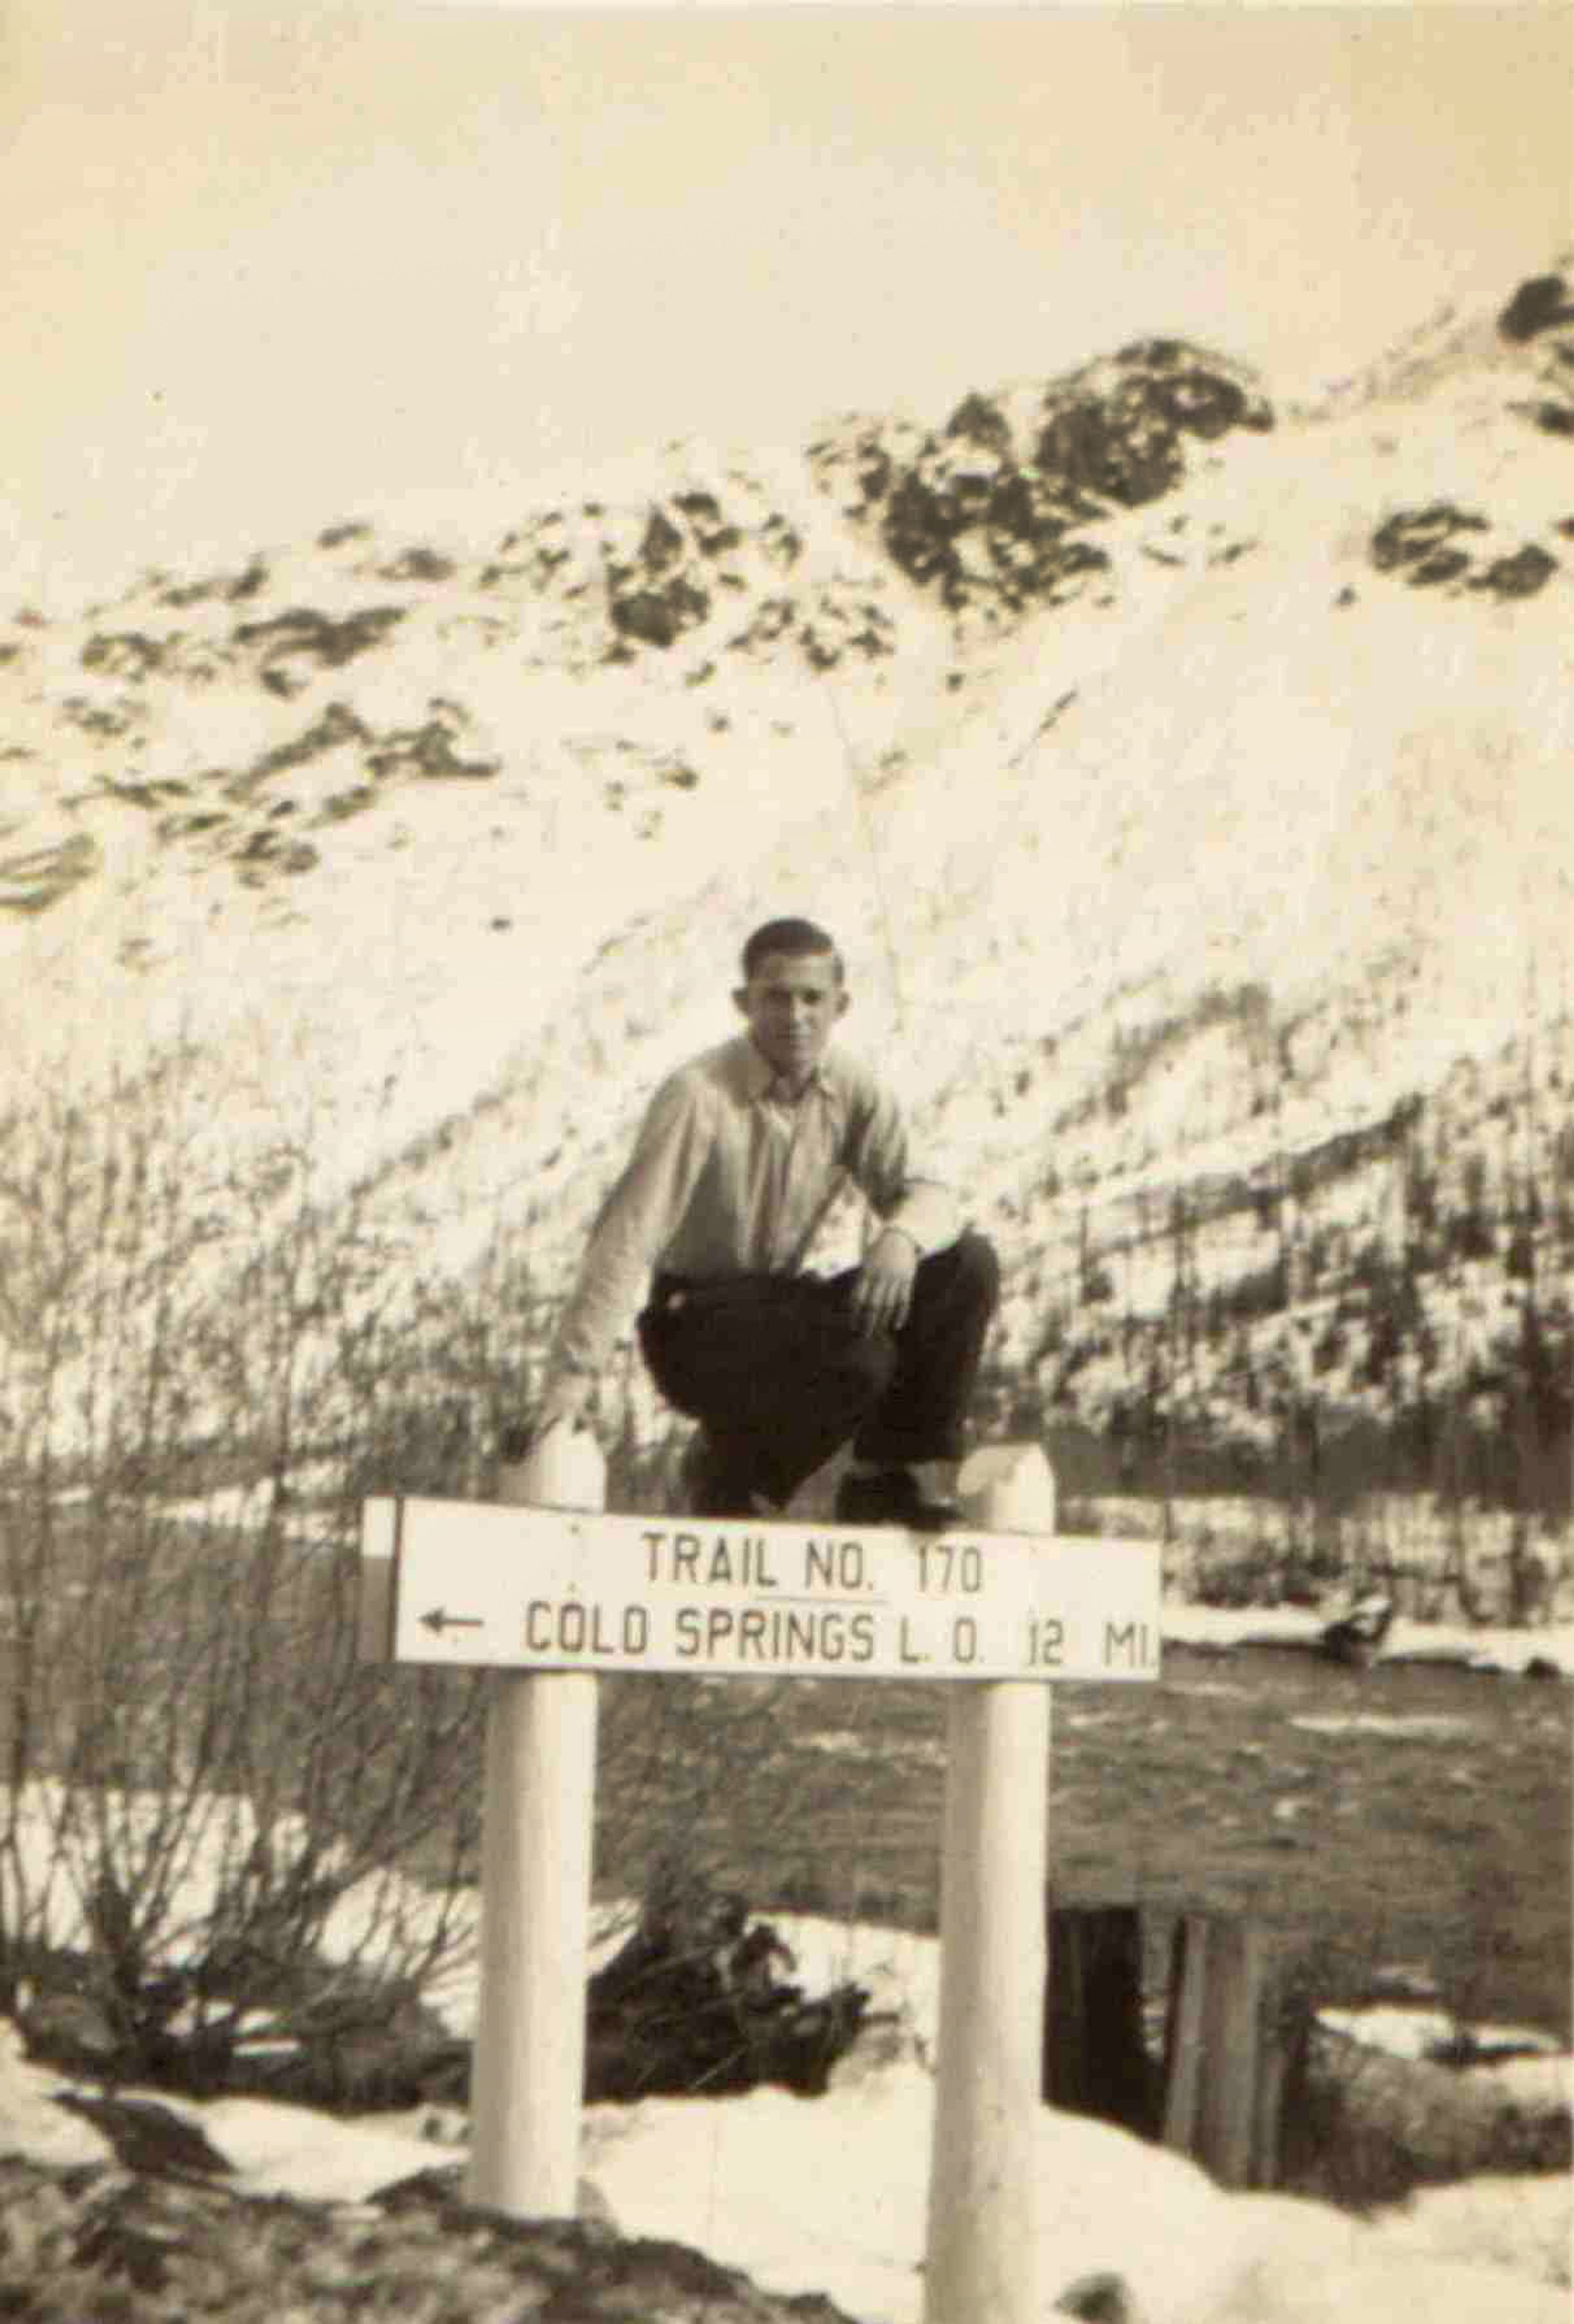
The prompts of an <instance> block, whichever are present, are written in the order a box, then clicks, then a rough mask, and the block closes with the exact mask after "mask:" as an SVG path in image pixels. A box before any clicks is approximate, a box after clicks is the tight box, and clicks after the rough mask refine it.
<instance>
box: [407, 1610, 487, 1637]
mask: <svg viewBox="0 0 1574 2324" xmlns="http://www.w3.org/2000/svg"><path fill="white" fill-rule="evenodd" d="M420 1624H421V1628H422V1629H423V1630H435V1631H436V1632H437V1636H438V1637H439V1638H440V1637H442V1635H443V1633H444V1631H445V1630H483V1629H484V1628H486V1625H485V1623H484V1622H483V1620H482V1618H481V1617H480V1615H479V1614H446V1613H445V1612H444V1611H443V1609H442V1608H441V1607H440V1606H434V1607H433V1609H432V1610H431V1612H430V1613H429V1614H423V1615H422V1616H421V1618H420Z"/></svg>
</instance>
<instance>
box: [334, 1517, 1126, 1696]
mask: <svg viewBox="0 0 1574 2324" xmlns="http://www.w3.org/2000/svg"><path fill="white" fill-rule="evenodd" d="M363 1552H364V1557H365V1558H366V1560H367V1561H373V1560H377V1561H388V1560H391V1563H392V1590H391V1616H390V1631H389V1635H388V1638H387V1641H386V1652H387V1653H388V1655H390V1657H391V1659H392V1660H393V1661H395V1662H400V1663H435V1664H452V1665H492V1666H493V1667H498V1666H502V1667H512V1668H518V1669H537V1670H559V1671H563V1670H572V1671H675V1672H687V1673H688V1674H689V1675H690V1676H691V1677H710V1678H781V1677H798V1678H908V1679H934V1678H953V1679H1100V1680H1103V1679H1151V1678H1156V1677H1157V1675H1158V1665H1159V1548H1158V1545H1157V1544H1156V1543H1155V1542H1148V1541H1109V1540H1104V1539H1100V1540H1089V1539H1082V1538H1080V1537H1078V1536H1076V1535H1063V1534H1056V1535H1048V1536H1043V1537H1040V1536H1036V1535H1027V1534H1017V1533H1011V1534H990V1533H978V1532H957V1533H952V1534H942V1535H925V1534H909V1533H905V1532H901V1531H898V1530H897V1529H895V1528H891V1527H886V1526H879V1527H870V1528H866V1529H864V1530H862V1531H851V1530H849V1529H848V1528H846V1527H844V1526H836V1525H830V1526H816V1525H793V1524H777V1523H766V1522H762V1521H761V1520H759V1518H750V1519H746V1520H743V1519H741V1520H739V1521H738V1522H736V1523H732V1522H731V1521H723V1522H718V1521H716V1520H714V1519H698V1518H692V1517H675V1518H661V1519H652V1518H650V1517H607V1516H604V1515H603V1514H601V1513H599V1512H594V1513H593V1512H589V1511H585V1512H580V1511H569V1510H566V1509H549V1508H505V1507H500V1506H496V1505H492V1504H490V1503H480V1502H474V1501H439V1500H426V1499H399V1500H388V1499H383V1500H371V1501H368V1502H367V1503H366V1504H365V1509H364V1533H363Z"/></svg>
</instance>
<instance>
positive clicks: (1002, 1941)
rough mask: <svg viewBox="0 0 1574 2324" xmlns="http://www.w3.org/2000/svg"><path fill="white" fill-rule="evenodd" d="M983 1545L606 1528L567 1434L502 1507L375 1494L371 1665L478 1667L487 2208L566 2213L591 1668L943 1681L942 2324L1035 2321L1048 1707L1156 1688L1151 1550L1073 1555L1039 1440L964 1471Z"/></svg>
mask: <svg viewBox="0 0 1574 2324" xmlns="http://www.w3.org/2000/svg"><path fill="white" fill-rule="evenodd" d="M961 1488H962V1498H963V1504H964V1508H965V1510H966V1513H967V1515H968V1517H969V1518H970V1519H971V1518H974V1517H976V1519H977V1524H976V1526H972V1525H971V1524H970V1526H968V1527H967V1528H966V1529H963V1530H959V1531H958V1532H956V1533H954V1534H948V1535H939V1536H920V1535H908V1534H905V1533H901V1532H898V1531H896V1530H894V1529H890V1528H885V1527H878V1528H870V1529H867V1530H863V1531H857V1530H852V1529H849V1528H846V1527H842V1526H834V1525H832V1526H802V1525H790V1524H778V1523H767V1522H762V1521H760V1520H759V1519H754V1518H751V1519H750V1520H748V1521H747V1522H746V1523H741V1524H738V1525H732V1524H717V1523H715V1522H713V1521H709V1520H707V1521H704V1522H703V1523H702V1522H701V1521H699V1520H697V1519H684V1518H658V1519H653V1518H648V1517H608V1516H606V1515H605V1514H604V1512H602V1511H601V1510H600V1508H599V1504H600V1501H601V1499H602V1493H603V1472H602V1469H601V1464H600V1461H599V1456H598V1455H597V1454H596V1453H595V1451H594V1443H593V1442H592V1440H591V1439H590V1438H589V1437H588V1436H586V1435H584V1434H573V1433H571V1432H570V1431H569V1430H567V1429H566V1428H558V1429H555V1430H553V1431H551V1432H550V1433H549V1434H548V1436H547V1437H546V1438H545V1439H544V1440H543V1441H542V1443H540V1444H539V1445H538V1446H537V1447H535V1448H534V1449H533V1450H532V1452H531V1453H530V1455H529V1458H528V1459H527V1461H526V1462H523V1463H522V1464H520V1466H519V1467H518V1468H515V1469H511V1470H509V1471H505V1472H504V1474H503V1477H502V1490H501V1505H498V1506H493V1505H490V1504H484V1505H483V1504H477V1503H474V1502H457V1501H437V1500H428V1499H400V1500H391V1499H375V1500H371V1501H368V1502H367V1503H366V1505H365V1508H364V1522H363V1534H362V1600H361V1617H362V1618H361V1639H362V1653H363V1655H364V1658H366V1659H368V1660H371V1661H384V1662H386V1661H395V1662H400V1663H404V1662H409V1663H424V1664H428V1665H430V1664H438V1665H442V1664H448V1665H458V1666H463V1665H483V1666H487V1667H490V1669H491V1671H492V1680H491V1685H492V1697H491V1704H490V1709H489V1713H488V1722H487V1748H486V1791H485V1799H484V1803H483V1839H482V1923H481V2004H480V2017H479V2022H478V2024H477V2028H476V2038H475V2043H474V2064H473V2075H472V2090H471V2164H470V2182H469V2191H470V2195H471V2199H472V2200H473V2201H474V2202H476V2203H480V2204H484V2205H487V2206H489V2207H492V2208H493V2209H501V2210H506V2211H511V2212H514V2213H516V2214H517V2215H518V2216H520V2217H532V2216H534V2217H541V2216H552V2215H554V2214H556V2215H563V2214H567V2213H571V2212H573V2211H574V2210H575V2207H576V2195H577V2179H578V2153H579V2111H580V2101H581V2095H582V2092H583V2088H584V2006H583V1997H584V1985H585V1978H586V1971H587V1960H586V1952H587V1936H588V1927H589V1912H590V1868H591V1867H590V1844H591V1829H592V1821H593V1808H594V1761H595V1729H596V1687H595V1678H596V1674H598V1673H599V1672H602V1671H608V1670H610V1671H639V1670H647V1671H658V1670H659V1671H677V1672H688V1673H689V1674H692V1675H694V1676H706V1677H711V1678H715V1677H717V1676H725V1675H730V1676H734V1677H740V1678H749V1677H753V1678H767V1677H772V1676H782V1675H787V1676H791V1675H796V1676H799V1677H815V1678H821V1679H824V1678H827V1677H831V1678H837V1677H840V1678H905V1679H908V1680H912V1679H931V1678H933V1679H941V1678H944V1679H950V1680H953V1681H971V1683H958V1684H953V1685H952V1686H951V1687H949V1688H948V1690H947V1695H948V1709H949V1723H948V1738H949V1742H948V1757H947V1767H946V1790H945V1810H944V1830H943V1842H942V1875H941V1928H940V1940H941V1970H940V2030H939V2044H938V2054H937V2061H936V2072H935V2112H934V2142H933V2146H932V2150H931V2157H930V2181H929V2211H928V2236H927V2246H926V2252H925V2291H924V2318H925V2324H1038V2319H1039V2318H1040V2315H1041V2312H1042V2308H1043V2300H1042V2296H1041V2294H1042V2286H1043V2282H1044V2271H1043V2255H1040V2253H1039V2251H1038V2246H1037V2237H1036V2194H1035V2180H1036V2152H1035V2150H1036V2125H1037V2119H1038V2108H1039V2087H1040V2077H1041V2071H1042V2053H1043V2035H1044V1991H1045V1908H1044V1899H1045V1887H1046V1882H1047V1876H1048V1813H1047V1801H1048V1793H1049V1748H1050V1709H1051V1702H1052V1698H1053V1685H1052V1684H1048V1683H1045V1682H1054V1681H1057V1680H1067V1679H1082V1680H1089V1679H1094V1680H1126V1681H1129V1680H1142V1679H1152V1678H1155V1677H1156V1676H1157V1674H1158V1654H1159V1551H1158V1547H1157V1545H1156V1544H1155V1543H1151V1542H1129V1541H1111V1542H1104V1541H1087V1540H1082V1539H1078V1538H1075V1537H1070V1538H1061V1537H1059V1536H1057V1535H1055V1530H1054V1523H1055V1508H1054V1478H1053V1477H1052V1475H1051V1473H1050V1470H1049V1465H1048V1463H1047V1462H1046V1461H1045V1458H1044V1455H1043V1453H1042V1452H1040V1451H1039V1450H1038V1448H1037V1447H1036V1446H1034V1445H1003V1446H999V1447H994V1448H990V1449H989V1450H986V1451H984V1452H978V1453H975V1454H974V1455H973V1456H972V1458H971V1460H970V1461H969V1462H967V1463H966V1464H965V1465H964V1467H963V1470H962V1479H961Z"/></svg>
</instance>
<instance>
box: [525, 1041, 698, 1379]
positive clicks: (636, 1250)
mask: <svg viewBox="0 0 1574 2324" xmlns="http://www.w3.org/2000/svg"><path fill="white" fill-rule="evenodd" d="M710 1147H711V1136H710V1118H709V1109H708V1107H707V1105H706V1102H705V1093H704V1088H703V1086H701V1085H700V1084H697V1083H695V1081H694V1080H693V1079H692V1078H691V1077H689V1076H687V1075H684V1074H677V1075H675V1076H674V1077H673V1078H672V1079H671V1080H670V1081H667V1082H664V1083H663V1084H662V1085H661V1087H660V1088H659V1089H658V1091H657V1093H656V1095H655V1096H654V1097H653V1098H652V1099H651V1101H650V1104H649V1108H648V1110H647V1111H646V1115H645V1119H644V1121H643V1122H642V1123H641V1125H640V1134H639V1137H638V1138H637V1139H636V1140H635V1143H634V1150H633V1153H632V1154H631V1156H630V1157H629V1160H628V1163H627V1165H626V1167H625V1168H624V1170H623V1173H622V1175H621V1177H620V1178H619V1179H618V1181H617V1183H616V1184H615V1185H614V1186H613V1187H612V1191H611V1193H610V1194H608V1195H607V1197H606V1199H605V1201H604V1202H603V1204H602V1206H601V1209H600V1211H599V1212H598V1213H597V1214H596V1219H595V1223H594V1226H593V1227H592V1228H591V1231H590V1240H589V1241H588V1243H587V1245H586V1247H585V1252H584V1259H583V1260H582V1262H581V1265H580V1269H579V1274H578V1277H577V1278H576V1280H575V1286H574V1289H573V1290H572V1292H571V1293H570V1294H569V1296H568V1303H567V1305H566V1307H565V1309H564V1311H563V1315H562V1318H561V1320H560V1322H559V1323H558V1326H557V1336H556V1338H555V1340H554V1341H553V1344H552V1353H551V1357H550V1360H549V1367H548V1369H549V1374H550V1375H551V1376H557V1375H558V1374H561V1373H563V1372H599V1371H600V1370H601V1369H603V1366H604V1364H605V1362H606V1360H607V1358H608V1357H609V1356H610V1355H611V1353H612V1346H613V1342H615V1341H616V1339H617V1337H618V1335H619V1333H621V1332H622V1331H623V1330H624V1329H625V1328H626V1327H627V1325H628V1323H629V1320H630V1318H631V1315H632V1314H633V1312H634V1310H635V1308H636V1307H637V1306H638V1305H639V1304H640V1299H641V1297H642V1296H643V1293H644V1289H645V1283H646V1278H647V1277H649V1273H650V1270H651V1269H652V1268H653V1267H654V1266H655V1265H656V1263H657V1261H658V1259H659V1258H660V1256H661V1253H662V1252H663V1250H665V1249H666V1248H667V1244H668V1243H669V1242H670V1241H671V1240H672V1238H673V1236H674V1235H675V1234H676V1232H677V1229H678V1226H679V1225H680V1224H681V1222H682V1220H683V1217H684V1213H685V1212H686V1210H687V1208H688V1205H689V1202H690V1200H691V1198H692V1196H693V1194H694V1191H695V1186H696V1185H698V1183H699V1176H700V1173H701V1171H702V1170H703V1169H704V1166H705V1162H706V1160H707V1158H708V1157H709V1153H710Z"/></svg>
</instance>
